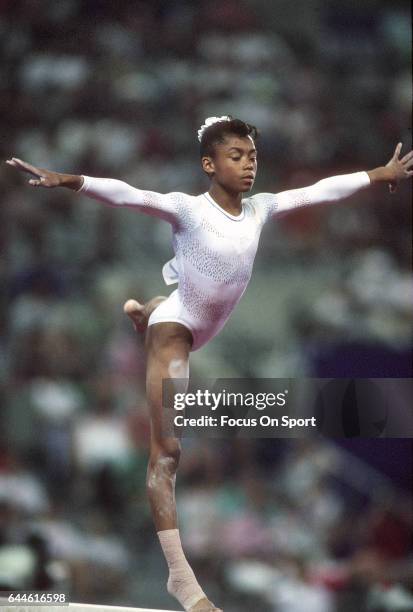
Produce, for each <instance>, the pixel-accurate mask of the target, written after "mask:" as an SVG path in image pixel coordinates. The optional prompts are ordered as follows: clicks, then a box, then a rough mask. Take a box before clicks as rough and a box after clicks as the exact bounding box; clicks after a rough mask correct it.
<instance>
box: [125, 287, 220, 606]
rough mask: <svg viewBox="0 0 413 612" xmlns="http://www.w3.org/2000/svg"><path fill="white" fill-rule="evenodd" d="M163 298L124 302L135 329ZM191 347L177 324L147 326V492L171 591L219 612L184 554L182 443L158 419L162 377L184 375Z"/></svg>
mask: <svg viewBox="0 0 413 612" xmlns="http://www.w3.org/2000/svg"><path fill="white" fill-rule="evenodd" d="M164 299H165V298H162V297H157V298H153V299H152V300H150V301H149V302H148V303H147V304H140V303H139V302H137V301H136V300H128V301H127V302H126V303H125V305H124V311H125V312H126V314H127V315H128V316H129V317H130V318H131V319H132V321H133V323H134V326H135V329H137V330H138V331H144V330H145V328H146V326H147V322H148V318H149V316H150V314H151V313H152V312H153V310H154V309H155V308H156V307H157V306H158V305H159V304H160V303H161V302H162V301H163V300H164ZM191 346H192V334H191V332H190V331H189V330H188V329H187V328H186V327H184V326H183V325H181V324H179V323H156V324H154V325H151V326H149V327H148V328H147V331H146V342H145V348H146V352H147V369H146V392H147V400H148V405H149V410H150V418H151V442H150V457H149V464H148V472H147V492H148V497H149V503H150V506H151V511H152V517H153V520H154V523H155V527H156V531H157V533H158V537H159V540H160V543H161V546H162V550H163V552H164V555H165V558H166V561H167V563H168V567H169V579H168V584H167V588H168V591H169V593H170V594H171V595H173V596H174V597H175V598H176V599H177V600H178V601H179V602H180V604H181V605H182V606H183V607H184V609H185V610H186V611H187V612H221V611H220V610H219V609H218V608H216V607H215V606H214V604H212V603H211V602H210V601H209V600H208V598H207V597H206V595H205V593H204V592H203V591H202V589H201V587H200V586H199V584H198V582H197V580H196V578H195V575H194V573H193V571H192V569H191V567H190V566H189V564H188V562H187V560H186V558H185V555H184V553H183V550H182V546H181V541H180V537H179V530H178V521H177V513H176V503H175V479H176V471H177V468H178V463H179V457H180V453H181V446H180V443H179V440H178V439H177V438H174V437H165V436H163V435H162V423H163V424H165V421H164V420H163V419H164V418H165V414H163V410H164V409H163V407H162V380H163V379H164V378H177V379H188V376H189V352H190V350H191ZM183 391H185V389H183Z"/></svg>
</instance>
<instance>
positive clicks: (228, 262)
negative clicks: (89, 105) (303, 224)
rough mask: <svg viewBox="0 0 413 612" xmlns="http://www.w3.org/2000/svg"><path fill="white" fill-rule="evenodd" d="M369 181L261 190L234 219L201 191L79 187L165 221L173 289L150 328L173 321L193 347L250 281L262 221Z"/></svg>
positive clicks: (99, 181)
mask: <svg viewBox="0 0 413 612" xmlns="http://www.w3.org/2000/svg"><path fill="white" fill-rule="evenodd" d="M369 184H370V179H369V176H368V174H367V173H366V172H356V173H353V174H346V175H341V176H335V177H330V178H328V179H323V180H322V181H319V182H318V183H316V184H315V185H312V186H311V187H306V188H304V189H293V190H290V191H284V192H281V193H278V194H273V193H260V194H257V195H255V196H250V197H246V198H245V199H243V200H242V212H241V213H240V215H239V216H234V215H231V214H229V213H228V212H226V211H225V210H224V209H223V208H221V207H220V206H219V204H217V202H215V201H214V200H213V199H212V197H211V196H210V195H209V193H208V192H206V193H203V194H201V195H198V196H191V195H187V194H185V193H168V194H165V195H162V194H159V193H155V192H153V191H143V190H141V189H136V188H134V187H131V186H130V185H128V184H127V183H124V182H123V181H118V180H116V179H107V178H92V177H89V176H85V177H84V183H83V185H82V187H81V189H80V190H79V191H80V192H82V193H84V194H85V195H87V196H90V197H92V198H95V199H97V200H100V201H102V202H105V203H107V204H109V205H112V206H127V207H131V208H133V209H135V210H137V211H140V212H143V213H146V214H148V215H152V216H154V217H159V218H160V219H164V220H165V221H168V222H169V223H170V224H171V225H172V229H173V248H174V252H175V257H174V259H172V260H171V261H169V262H168V263H166V264H165V266H164V268H163V276H164V279H165V282H166V284H168V285H169V284H173V283H176V282H177V283H178V288H177V289H176V290H175V291H173V292H172V293H171V295H170V296H169V297H168V298H167V299H166V300H165V301H164V302H162V303H161V304H160V305H159V306H158V307H157V308H156V309H155V310H154V311H153V313H152V314H151V316H150V318H149V322H148V324H149V325H154V324H155V323H162V322H169V321H173V322H177V323H181V324H182V325H184V326H185V327H186V328H188V329H189V330H190V331H191V333H192V336H193V345H192V350H193V351H195V350H197V349H199V348H200V347H201V346H202V345H204V344H205V343H206V342H208V341H209V340H211V338H213V337H214V336H215V335H216V334H217V333H218V332H219V331H220V330H221V329H222V327H223V326H224V325H225V323H226V321H227V320H228V317H229V316H230V314H231V312H232V310H233V309H234V308H235V306H236V304H237V303H238V302H239V300H240V299H241V296H242V294H243V293H244V291H245V289H246V287H247V285H248V281H249V279H250V277H251V272H252V266H253V263H254V258H255V253H256V251H257V247H258V241H259V237H260V234H261V230H262V227H263V225H264V223H265V222H266V221H267V220H268V219H269V218H270V217H271V216H272V215H275V214H277V213H280V212H284V211H286V210H289V209H292V208H295V207H298V206H305V205H309V204H317V203H320V202H332V201H335V200H339V199H342V198H345V197H348V196H350V195H352V194H354V193H355V192H356V191H358V190H359V189H362V188H363V187H367V186H368V185H369Z"/></svg>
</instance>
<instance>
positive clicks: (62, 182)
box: [6, 157, 185, 225]
mask: <svg viewBox="0 0 413 612" xmlns="http://www.w3.org/2000/svg"><path fill="white" fill-rule="evenodd" d="M6 163H7V164H9V165H10V166H13V167H14V168H17V169H18V170H21V171H23V172H28V173H30V174H31V175H32V176H33V177H34V178H31V179H30V180H29V184H30V185H32V186H33V187H48V188H51V187H67V188H68V189H72V190H73V191H77V192H82V193H84V195H86V196H89V197H91V198H93V199H95V200H100V201H101V202H104V203H105V204H108V205H109V206H122V207H124V206H126V207H129V208H134V209H135V210H139V211H141V212H144V213H146V214H148V215H151V216H153V217H158V218H160V219H164V220H165V221H168V222H169V223H171V224H173V225H179V211H181V212H182V208H183V206H184V200H185V196H184V194H178V193H168V194H160V193H155V192H154V191H144V190H142V189H137V188H135V187H132V186H131V185H128V183H125V182H124V181H119V180H117V179H112V178H94V177H91V176H80V175H76V174H63V173H61V172H53V171H51V170H46V169H45V168H37V167H36V166H33V165H32V164H29V163H28V162H25V161H23V160H21V159H18V158H16V157H12V158H11V159H8V160H7V161H6Z"/></svg>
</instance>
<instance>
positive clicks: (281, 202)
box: [256, 143, 413, 216]
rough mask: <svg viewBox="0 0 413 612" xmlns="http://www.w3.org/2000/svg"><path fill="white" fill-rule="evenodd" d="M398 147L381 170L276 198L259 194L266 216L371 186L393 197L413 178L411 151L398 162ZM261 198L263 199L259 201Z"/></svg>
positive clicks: (345, 176)
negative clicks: (384, 189)
mask: <svg viewBox="0 0 413 612" xmlns="http://www.w3.org/2000/svg"><path fill="white" fill-rule="evenodd" d="M401 149H402V143H399V144H398V145H397V147H396V149H395V151H394V154H393V157H392V158H391V159H390V161H389V162H388V163H387V164H386V165H385V166H380V167H378V168H375V169H374V170H369V171H368V172H353V173H352V174H342V175H339V176H331V177H329V178H325V179H322V180H321V181H318V182H317V183H315V184H314V185H311V186H310V187H304V188H301V189H290V190H288V191H282V192H280V193H277V194H273V195H272V197H270V194H259V195H258V196H256V197H258V198H260V197H261V198H262V200H263V201H264V203H265V204H266V205H267V207H268V216H271V215H276V214H278V213H282V212H286V211H289V210H293V209H295V208H298V207H300V206H309V205H313V204H321V203H322V202H335V201H338V200H343V199H344V198H348V197H350V196H352V195H353V194H355V193H357V192H358V191H360V190H361V189H364V188H366V187H369V186H370V185H372V184H374V183H388V185H389V187H390V191H391V192H392V193H393V192H394V191H396V189H397V184H398V183H399V182H400V181H401V180H403V179H407V178H410V177H411V176H413V170H411V168H412V167H413V151H410V152H409V153H407V154H406V155H405V156H404V157H403V158H402V159H400V152H401ZM263 196H265V197H263Z"/></svg>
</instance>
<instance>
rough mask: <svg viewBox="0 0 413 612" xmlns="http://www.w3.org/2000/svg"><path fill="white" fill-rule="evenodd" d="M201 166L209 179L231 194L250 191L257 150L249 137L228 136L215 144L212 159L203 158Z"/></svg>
mask: <svg viewBox="0 0 413 612" xmlns="http://www.w3.org/2000/svg"><path fill="white" fill-rule="evenodd" d="M202 166H203V168H204V170H205V171H206V172H207V173H208V175H209V176H210V178H211V179H212V180H213V181H215V182H216V183H218V184H219V185H221V186H222V187H224V188H225V189H226V190H228V191H230V192H231V193H245V192H247V191H250V190H251V188H252V186H253V184H254V180H255V175H256V173H257V149H256V148H255V144H254V141H253V139H252V138H251V137H250V136H245V137H241V136H237V135H236V134H234V135H231V134H228V135H227V136H225V141H224V143H222V144H221V143H220V144H216V145H215V149H214V156H213V157H204V158H203V159H202Z"/></svg>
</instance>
